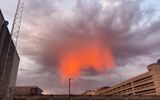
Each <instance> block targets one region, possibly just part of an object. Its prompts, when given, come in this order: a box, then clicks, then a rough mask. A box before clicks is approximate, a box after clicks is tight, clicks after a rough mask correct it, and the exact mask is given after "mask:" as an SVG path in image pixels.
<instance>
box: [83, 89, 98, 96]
mask: <svg viewBox="0 0 160 100" xmlns="http://www.w3.org/2000/svg"><path fill="white" fill-rule="evenodd" d="M82 95H88V96H91V95H96V90H86V91H85V92H84V93H83V94H82Z"/></svg>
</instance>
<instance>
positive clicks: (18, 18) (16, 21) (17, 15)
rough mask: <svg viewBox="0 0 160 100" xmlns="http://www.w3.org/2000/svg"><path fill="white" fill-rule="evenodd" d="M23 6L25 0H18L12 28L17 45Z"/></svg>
mask: <svg viewBox="0 0 160 100" xmlns="http://www.w3.org/2000/svg"><path fill="white" fill-rule="evenodd" d="M23 8H24V0H18V4H17V9H16V13H15V17H14V20H13V24H12V30H11V37H12V38H13V40H14V44H15V46H17V42H18V37H19V31H20V27H21V21H22V13H23Z"/></svg>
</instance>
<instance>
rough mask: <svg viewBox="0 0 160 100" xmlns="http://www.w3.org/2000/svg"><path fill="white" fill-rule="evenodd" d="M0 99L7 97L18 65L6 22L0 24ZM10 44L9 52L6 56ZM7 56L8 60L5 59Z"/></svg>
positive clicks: (2, 19)
mask: <svg viewBox="0 0 160 100" xmlns="http://www.w3.org/2000/svg"><path fill="white" fill-rule="evenodd" d="M2 23H4V18H3V16H2V13H1V12H0V24H2ZM0 26H1V28H0V29H1V30H0V100H3V99H4V98H5V97H6V96H7V97H8V98H9V95H7V94H9V87H10V86H14V85H15V82H16V76H17V70H18V65H19V56H18V54H17V52H16V48H15V46H14V44H13V41H12V40H11V35H10V32H9V30H8V28H7V23H6V24H3V25H0ZM9 44H10V52H9V55H8V57H7V53H8V49H9ZM7 58H8V60H6V59H7Z"/></svg>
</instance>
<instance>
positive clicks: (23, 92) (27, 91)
mask: <svg viewBox="0 0 160 100" xmlns="http://www.w3.org/2000/svg"><path fill="white" fill-rule="evenodd" d="M42 92H43V90H42V89H40V88H39V87H37V86H16V87H15V89H14V95H15V96H35V95H42Z"/></svg>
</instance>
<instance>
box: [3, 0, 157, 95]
mask: <svg viewBox="0 0 160 100" xmlns="http://www.w3.org/2000/svg"><path fill="white" fill-rule="evenodd" d="M17 2H18V0H0V8H1V10H2V12H3V14H4V17H5V19H6V20H8V21H9V23H10V24H9V29H11V25H12V22H13V17H14V13H15V10H16V5H17ZM159 5H160V1H159V0H25V6H24V12H23V20H22V25H21V31H20V35H19V41H18V47H17V49H18V52H19V55H20V59H21V61H20V65H19V71H18V78H17V85H31V86H39V87H40V88H42V89H43V90H44V92H45V93H67V92H68V84H62V83H61V79H60V73H59V70H60V69H59V57H60V55H62V54H63V53H64V52H65V51H66V50H70V48H72V47H73V43H74V41H75V40H76V41H77V40H78V41H80V43H81V44H82V43H84V44H85V43H86V42H89V41H90V40H91V39H92V38H93V37H94V38H95V37H96V38H98V39H99V40H100V41H101V43H103V45H105V46H106V47H109V48H110V49H111V51H112V53H113V57H114V59H115V64H116V66H115V67H114V68H112V69H110V70H107V69H104V71H103V72H101V73H99V72H97V71H96V70H94V69H92V68H89V69H85V70H82V71H81V72H80V75H79V76H78V77H77V78H76V79H74V80H73V81H72V93H76V94H77V93H83V92H84V91H85V90H86V89H96V88H100V87H103V86H112V85H113V84H117V83H118V82H120V81H123V80H126V79H128V78H131V77H134V76H136V75H138V74H141V73H144V72H146V71H147V65H149V64H151V63H154V62H156V61H157V59H158V58H160V53H159V50H160V28H159V26H160V6H159ZM79 46H80V47H81V45H79Z"/></svg>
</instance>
